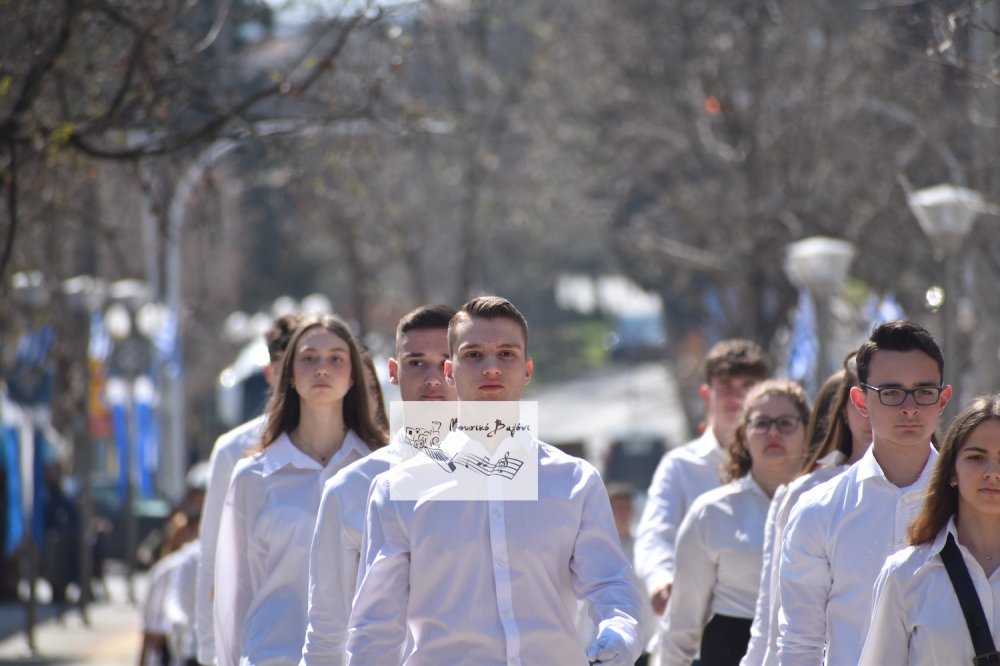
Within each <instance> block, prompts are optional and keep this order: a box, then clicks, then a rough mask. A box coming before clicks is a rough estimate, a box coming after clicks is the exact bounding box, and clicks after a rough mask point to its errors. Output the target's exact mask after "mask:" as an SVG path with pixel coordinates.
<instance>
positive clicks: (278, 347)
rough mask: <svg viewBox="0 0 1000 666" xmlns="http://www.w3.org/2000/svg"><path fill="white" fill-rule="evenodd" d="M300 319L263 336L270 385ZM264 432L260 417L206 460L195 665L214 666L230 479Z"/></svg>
mask: <svg viewBox="0 0 1000 666" xmlns="http://www.w3.org/2000/svg"><path fill="white" fill-rule="evenodd" d="M300 319H301V315H298V314H291V315H283V316H281V317H278V318H277V319H275V320H274V322H273V323H272V324H271V328H269V329H268V331H267V333H265V334H264V339H265V341H266V342H267V353H268V361H269V363H268V365H266V366H264V379H266V380H267V383H268V385H269V386H270V385H271V382H272V381H273V379H274V378H275V377H276V376H277V374H278V372H280V371H281V357H282V355H283V354H284V353H285V349H286V348H287V347H288V342H289V340H291V339H292V333H294V332H295V329H296V328H297V327H298V324H299V321H300ZM263 430H264V416H263V415H261V416H258V417H256V418H253V419H251V420H249V421H247V422H246V423H243V424H241V425H238V426H236V427H235V428H233V429H232V430H230V431H229V432H226V433H223V434H222V435H220V436H219V438H218V439H217V440H215V445H214V446H213V447H212V454H211V456H210V457H209V463H208V464H209V473H208V484H207V487H208V490H207V492H206V493H205V503H204V505H203V507H202V511H201V528H200V529H199V532H198V542H199V543H200V548H201V555H200V559H199V561H198V573H197V577H196V583H195V590H196V593H195V635H196V637H197V639H198V662H199V663H201V664H214V663H215V634H214V631H215V621H214V614H213V610H212V605H213V599H214V597H215V595H214V589H215V551H216V545H217V541H218V538H219V521H220V520H221V519H222V507H223V505H224V504H225V501H226V492H227V491H228V490H229V480H230V478H231V477H232V475H233V469H234V468H235V467H236V463H238V462H239V461H240V460H241V459H242V458H243V456H244V454H245V453H246V452H247V451H249V450H250V449H252V448H254V447H255V446H257V445H258V444H260V438H261V434H262V433H263Z"/></svg>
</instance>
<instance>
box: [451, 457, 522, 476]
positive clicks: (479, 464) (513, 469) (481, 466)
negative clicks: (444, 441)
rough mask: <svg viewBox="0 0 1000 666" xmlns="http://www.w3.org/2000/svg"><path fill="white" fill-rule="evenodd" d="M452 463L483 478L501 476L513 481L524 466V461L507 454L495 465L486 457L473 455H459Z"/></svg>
mask: <svg viewBox="0 0 1000 666" xmlns="http://www.w3.org/2000/svg"><path fill="white" fill-rule="evenodd" d="M452 461H453V462H454V463H455V464H458V465H461V466H462V467H464V468H466V469H471V470H473V471H476V472H479V473H480V474H482V475H483V476H502V477H503V478H505V479H513V478H514V477H515V476H516V475H517V473H518V471H520V469H521V466H522V465H524V461H522V460H518V459H517V458H511V457H510V453H509V452H507V453H504V454H503V457H502V458H501V459H500V460H498V461H496V462H495V463H492V462H490V459H489V458H487V457H486V456H477V455H476V454H474V453H460V454H458V455H457V456H455V457H454V458H452Z"/></svg>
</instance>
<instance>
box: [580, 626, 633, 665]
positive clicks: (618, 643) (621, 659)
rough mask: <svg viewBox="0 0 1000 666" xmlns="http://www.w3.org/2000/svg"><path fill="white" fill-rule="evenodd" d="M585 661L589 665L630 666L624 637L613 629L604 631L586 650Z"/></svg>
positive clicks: (630, 662)
mask: <svg viewBox="0 0 1000 666" xmlns="http://www.w3.org/2000/svg"><path fill="white" fill-rule="evenodd" d="M587 661H589V662H590V663H591V664H602V665H603V664H610V665H611V666H632V663H633V662H632V661H630V660H629V654H628V645H626V643H625V637H624V636H622V635H621V634H619V633H618V632H617V631H615V630H613V629H604V630H603V631H602V632H601V633H600V634H599V635H598V636H597V638H596V639H595V640H594V642H593V643H591V644H590V647H589V648H587Z"/></svg>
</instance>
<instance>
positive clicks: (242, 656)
mask: <svg viewBox="0 0 1000 666" xmlns="http://www.w3.org/2000/svg"><path fill="white" fill-rule="evenodd" d="M370 452H371V451H370V449H369V448H368V447H367V446H366V445H365V443H364V442H362V441H361V439H360V438H359V437H358V436H357V435H356V434H355V433H354V432H353V431H349V432H348V434H347V437H346V438H345V439H344V443H343V445H342V446H341V447H340V450H339V451H338V452H337V453H336V454H335V455H334V456H333V458H331V460H330V462H328V463H327V464H326V466H325V467H324V466H322V465H320V464H319V463H318V462H316V461H315V460H313V459H312V458H310V457H309V456H307V455H306V454H305V453H303V452H302V451H300V450H299V449H298V448H296V447H295V445H294V444H292V442H291V440H290V439H288V435H287V434H282V435H281V437H279V438H278V439H277V440H275V441H274V443H273V444H271V445H270V446H269V447H267V448H266V449H264V451H262V452H260V453H257V454H256V455H254V456H253V457H251V458H245V459H243V460H241V461H240V462H239V464H238V465H237V466H236V469H235V470H233V478H232V482H231V483H230V485H229V493H228V495H227V496H226V503H225V506H224V507H223V510H222V520H221V522H220V525H219V539H218V548H217V550H216V556H215V557H216V559H215V649H216V655H217V659H218V664H219V666H234V665H235V664H274V665H278V664H282V665H286V664H294V663H297V662H298V661H299V657H300V656H301V654H302V643H303V641H304V639H305V632H306V605H307V594H308V586H309V547H310V544H311V543H312V536H313V528H314V526H315V520H316V512H317V510H318V508H319V501H320V495H321V493H322V491H323V484H324V483H326V481H327V480H328V479H329V478H330V477H332V476H333V474H334V473H335V472H337V471H338V470H339V469H341V468H342V467H344V466H345V465H348V464H350V463H352V462H354V461H355V460H359V459H361V458H362V457H364V456H366V455H368V454H369V453H370Z"/></svg>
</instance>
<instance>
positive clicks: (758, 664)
mask: <svg viewBox="0 0 1000 666" xmlns="http://www.w3.org/2000/svg"><path fill="white" fill-rule="evenodd" d="M834 453H835V454H836V456H834V457H833V458H832V459H831V461H830V463H829V464H827V465H824V466H822V467H818V468H816V469H815V470H814V471H813V472H811V473H809V474H805V475H803V476H800V477H799V478H797V479H795V480H794V481H792V482H791V483H790V484H788V485H787V486H785V485H782V486H778V489H777V490H775V491H774V497H772V498H771V506H770V508H769V509H768V511H767V524H766V525H765V527H764V561H763V568H762V569H761V572H760V589H759V590H758V592H757V606H756V608H755V610H754V615H753V625H752V626H751V627H750V645H748V646H747V653H746V655H745V656H744V657H743V659H742V661H740V665H741V666H778V609H779V608H780V607H781V602H780V600H779V597H778V562H780V561H781V537H782V535H783V534H784V533H785V526H786V525H788V516H789V514H791V512H792V508H793V507H794V506H795V504H796V503H797V502H798V501H799V498H800V497H802V495H803V494H804V493H805V492H806V491H808V490H812V489H813V488H815V487H816V486H818V485H820V484H821V483H826V482H827V481H829V480H830V479H832V478H834V477H835V476H838V475H840V474H842V473H843V472H844V471H846V470H847V465H845V464H841V462H840V461H842V460H843V459H844V454H843V453H841V452H840V451H835V452H834Z"/></svg>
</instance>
